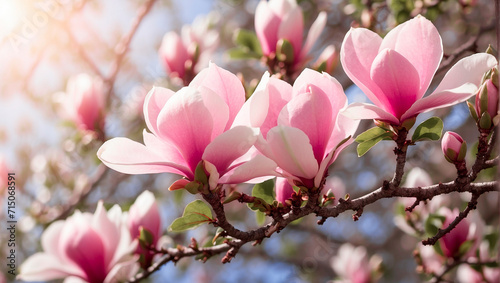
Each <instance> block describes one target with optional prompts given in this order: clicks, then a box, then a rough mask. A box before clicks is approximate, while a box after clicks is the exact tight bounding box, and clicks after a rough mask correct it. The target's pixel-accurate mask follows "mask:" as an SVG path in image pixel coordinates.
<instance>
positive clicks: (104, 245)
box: [18, 201, 137, 283]
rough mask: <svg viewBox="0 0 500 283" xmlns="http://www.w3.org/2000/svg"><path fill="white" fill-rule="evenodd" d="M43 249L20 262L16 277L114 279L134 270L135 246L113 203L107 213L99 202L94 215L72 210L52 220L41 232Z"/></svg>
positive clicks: (95, 282) (94, 282)
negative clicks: (64, 217)
mask: <svg viewBox="0 0 500 283" xmlns="http://www.w3.org/2000/svg"><path fill="white" fill-rule="evenodd" d="M41 242H42V248H43V252H39V253H36V254H34V255H32V256H31V257H29V258H28V259H27V260H26V261H25V262H24V263H23V264H22V265H21V273H20V274H19V275H18V279H19V280H24V281H49V280H54V279H60V278H67V280H70V279H71V280H72V282H89V283H102V282H117V281H119V280H126V279H128V278H129V277H130V276H132V275H133V274H134V273H135V272H136V271H137V266H136V264H135V261H136V258H133V257H132V256H131V253H132V252H133V251H134V250H135V248H136V246H135V245H134V244H132V240H131V238H130V234H129V232H128V230H127V228H126V227H125V225H123V222H122V212H121V209H120V207H119V206H117V205H115V206H113V208H111V209H110V210H109V211H108V212H107V213H106V210H105V209H104V206H103V203H102V201H100V202H99V203H98V205H97V209H96V211H95V213H94V214H91V213H87V212H84V213H81V212H79V211H76V212H75V213H74V214H73V215H72V216H70V217H68V219H66V220H60V221H56V222H54V223H52V224H51V225H50V226H49V227H48V228H47V229H46V230H45V231H44V233H43V234H42V238H41Z"/></svg>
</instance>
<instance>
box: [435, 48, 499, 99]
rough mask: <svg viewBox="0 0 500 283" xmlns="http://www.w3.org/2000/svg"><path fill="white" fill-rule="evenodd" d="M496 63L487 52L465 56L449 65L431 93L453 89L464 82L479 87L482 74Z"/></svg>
mask: <svg viewBox="0 0 500 283" xmlns="http://www.w3.org/2000/svg"><path fill="white" fill-rule="evenodd" d="M496 65H497V60H496V59H495V57H494V56H492V55H490V54H487V53H477V54H473V55H470V56H468V57H465V58H463V59H461V60H460V61H458V62H457V63H455V65H453V67H451V69H450V70H449V71H448V72H447V73H446V75H445V76H444V78H443V80H442V81H441V83H440V84H439V85H438V87H437V88H436V89H435V90H434V91H433V93H439V92H442V91H445V90H449V89H454V88H457V87H459V86H461V85H463V84H466V83H471V84H474V85H476V86H477V87H479V85H480V84H481V79H482V77H483V74H484V73H485V72H486V71H488V70H489V69H491V68H493V67H495V66H496Z"/></svg>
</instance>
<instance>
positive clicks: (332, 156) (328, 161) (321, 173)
mask: <svg viewBox="0 0 500 283" xmlns="http://www.w3.org/2000/svg"><path fill="white" fill-rule="evenodd" d="M353 142H354V139H353V138H350V139H348V140H347V141H345V142H344V143H343V144H341V145H340V146H338V144H337V145H336V146H335V147H334V148H333V149H332V150H331V151H330V152H329V153H328V154H327V155H326V157H325V159H323V161H322V162H321V163H320V165H319V170H318V174H316V176H315V177H314V186H315V187H316V188H319V186H320V184H321V181H322V180H323V177H325V173H326V171H327V170H328V167H330V165H332V163H333V162H334V161H335V160H336V159H337V157H338V156H339V154H340V153H341V152H342V150H344V149H345V148H346V147H347V146H349V145H350V144H351V143H353Z"/></svg>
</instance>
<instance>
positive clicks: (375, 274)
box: [330, 243, 382, 283]
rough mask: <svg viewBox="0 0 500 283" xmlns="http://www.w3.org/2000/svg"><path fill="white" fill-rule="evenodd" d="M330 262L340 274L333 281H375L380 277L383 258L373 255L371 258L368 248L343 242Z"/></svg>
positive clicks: (369, 282)
mask: <svg viewBox="0 0 500 283" xmlns="http://www.w3.org/2000/svg"><path fill="white" fill-rule="evenodd" d="M330 264H331V266H332V268H333V270H334V271H335V273H336V274H337V276H338V279H336V280H333V283H374V282H377V281H378V279H379V278H380V275H381V274H380V272H379V268H380V265H381V264H382V259H381V258H380V257H379V256H377V255H373V256H372V257H371V258H369V256H368V253H367V252H366V248H365V247H363V246H359V247H354V246H353V245H351V244H349V243H346V244H343V245H342V246H341V247H340V248H339V250H338V254H337V255H336V256H334V257H333V258H332V259H331V261H330Z"/></svg>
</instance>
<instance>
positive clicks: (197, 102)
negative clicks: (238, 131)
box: [158, 87, 214, 172]
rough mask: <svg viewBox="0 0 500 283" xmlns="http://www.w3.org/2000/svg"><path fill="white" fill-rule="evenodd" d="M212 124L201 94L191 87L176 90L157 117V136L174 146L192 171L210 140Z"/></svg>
mask: <svg viewBox="0 0 500 283" xmlns="http://www.w3.org/2000/svg"><path fill="white" fill-rule="evenodd" d="M213 127H214V121H213V118H212V113H211V112H210V110H209V109H207V106H206V105H205V103H204V99H203V96H202V95H201V93H200V92H199V91H197V90H196V89H194V88H193V87H184V88H182V89H181V90H179V91H178V92H176V94H175V95H174V96H173V97H172V98H171V99H169V100H168V101H167V103H166V104H165V106H164V107H163V109H162V111H161V112H160V115H159V116H158V130H159V132H160V137H161V138H162V139H166V140H167V141H168V142H170V143H171V144H173V145H175V147H177V149H178V150H179V152H180V153H181V154H182V156H183V157H184V159H185V160H186V163H187V164H188V165H189V168H190V169H191V172H194V170H195V168H196V166H197V165H198V163H199V162H200V161H201V156H202V155H203V152H204V151H205V148H206V147H207V145H208V144H209V143H210V141H211V140H212V131H213Z"/></svg>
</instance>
